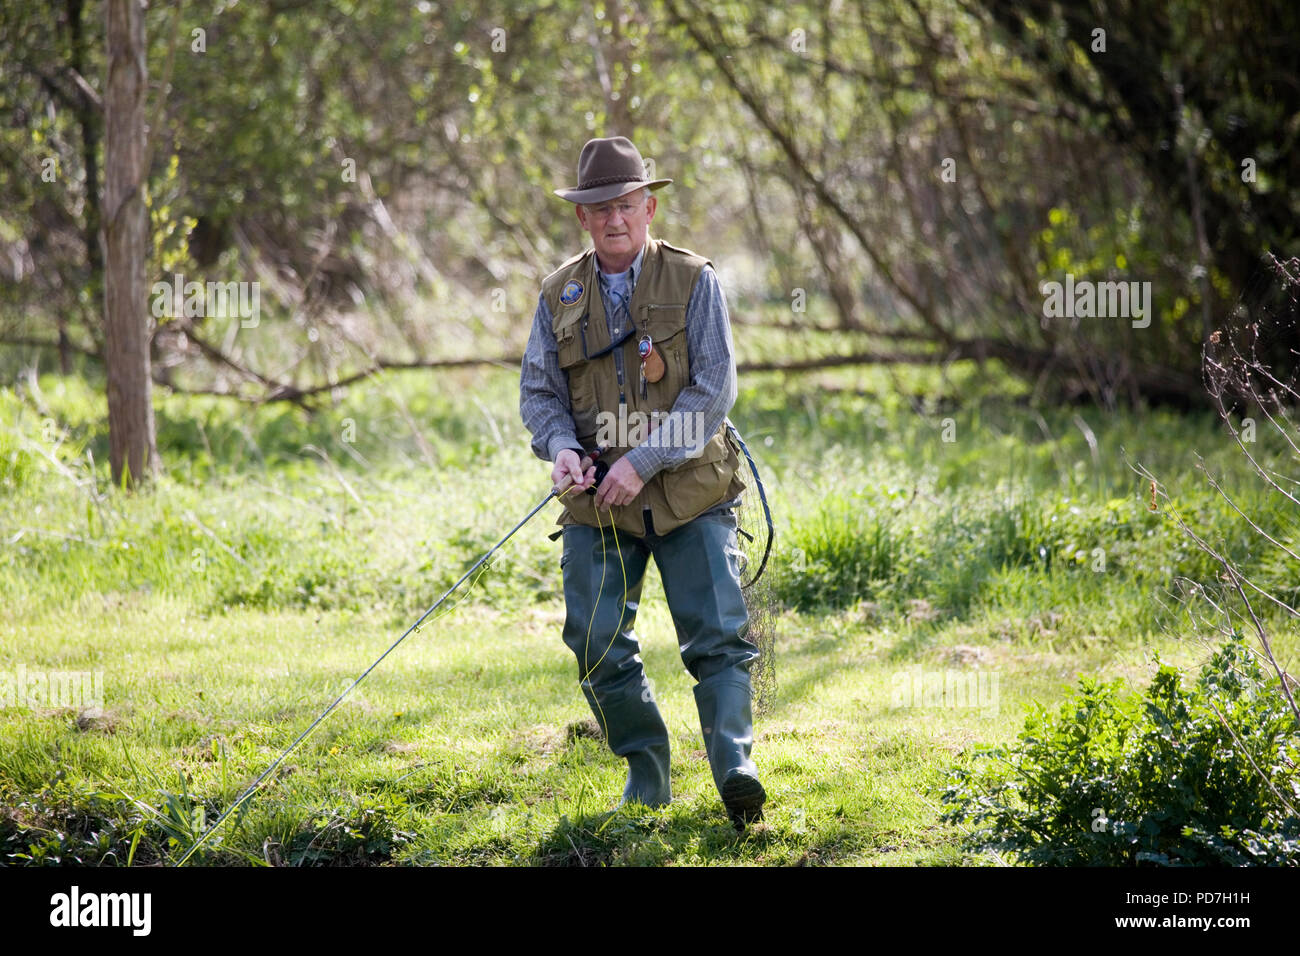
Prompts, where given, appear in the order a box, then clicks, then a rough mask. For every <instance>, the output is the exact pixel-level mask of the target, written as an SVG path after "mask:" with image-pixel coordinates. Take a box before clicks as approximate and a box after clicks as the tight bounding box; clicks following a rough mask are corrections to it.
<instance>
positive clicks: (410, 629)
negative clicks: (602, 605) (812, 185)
mask: <svg viewBox="0 0 1300 956" xmlns="http://www.w3.org/2000/svg"><path fill="white" fill-rule="evenodd" d="M572 490H573V486H572V485H570V486H569V488H567V489H565V490H564V491H563V492H561V491H559V490H558V489H556V488H552V489H551V490H550V491H549V492H547V494H546V497H545V498H543V499H542V500H541V501H539V502H538V503H537V505H536V506H535V507H534V508H533V510H532V511H530V512H528V514H526V515H525V516H524V517H523V518H522V519H521V520H520V521H519V523H518V524H516V525H515V526H514V527H513V528H511V529H510V531H509V532H508V533H507V534H506V536H505V537H504V538H502V539H501V540H500V541H498V542H497V543H496V544H494V545H493V546H492V547H491V548H490V549H489V550H488V552H487V553H486V554H484V555H483V556H482V557H481V558H479V559H478V560H477V561H476V562H474V566H473V567H471V568H470V569H469V570H468V571H466V572H465V573H464V574H463V575H461V577H460V580H458V581H457V582H456V583H455V584H453V585H452V586H451V587H449V588H448V589H447V590H446V591H445V592H444V593H443V595H442V597H440V598H438V600H436V601H435V602H434V603H433V604H432V605H430V606H429V608H428V609H427V610H426V611H425V612H424V613H423V614H421V615H420V617H419V618H418V619H417V620H416V622H415V623H414V624H412V625H411V626H410V627H408V628H407V629H406V631H405V632H404V633H403V634H402V636H401V637H399V638H398V639H397V640H395V641H394V642H393V643H392V644H391V645H390V646H389V648H388V650H386V651H384V653H382V654H380V655H379V657H377V658H376V659H375V662H374V663H373V664H371V665H370V666H369V667H367V668H366V669H365V670H364V671H362V672H361V675H360V676H359V677H357V679H356V680H354V681H353V682H352V683H351V684H349V685H348V686H347V688H345V689H344V691H343V693H341V694H339V695H338V697H336V698H335V699H334V702H333V703H331V704H330V705H329V706H328V707H326V708H325V709H324V710H323V711H321V714H320V716H319V717H317V718H316V719H315V720H313V721H312V722H311V725H310V726H309V727H308V728H307V729H306V730H304V731H303V732H302V733H301V734H299V735H298V737H297V739H296V740H294V742H293V743H291V744H290V745H289V746H288V748H286V749H285V751H284V752H283V753H282V754H280V756H278V757H276V758H275V760H274V761H273V762H272V763H271V765H270V766H269V767H267V768H266V769H265V770H264V771H262V774H261V775H260V776H259V777H258V778H257V779H256V780H254V781H253V782H252V783H251V784H250V785H249V786H248V788H247V789H246V790H245V791H244V792H243V793H242V794H241V795H240V797H239V799H238V800H236V801H235V802H234V803H232V804H231V805H230V806H229V807H227V808H226V811H225V812H224V813H222V814H221V816H219V817H217V820H216V822H215V823H213V824H212V826H210V827H208V829H207V830H205V831H204V832H203V833H202V834H201V835H200V836H199V838H198V839H197V840H195V841H194V844H193V845H192V846H191V847H190V848H189V849H188V850H186V851H185V855H184V856H182V857H181V858H180V859H179V860H178V861H177V862H176V866H178V867H179V866H184V865H185V863H186V862H187V861H188V860H189V858H190V857H191V856H193V855H194V852H195V851H196V850H197V849H198V848H199V847H201V846H202V845H203V844H204V843H206V842H207V841H208V838H209V837H211V836H212V834H213V833H215V832H216V831H217V829H218V828H219V827H220V826H221V824H223V823H224V822H225V821H226V818H227V817H229V816H230V814H232V813H233V812H234V811H235V810H237V809H239V808H240V807H241V806H243V805H244V803H245V802H246V801H247V800H248V798H249V797H251V796H252V795H253V794H254V793H255V792H257V789H258V788H259V787H261V785H262V783H263V782H264V781H265V780H266V779H267V777H269V776H270V775H271V773H272V772H273V771H274V770H275V768H276V767H278V766H280V764H281V763H283V762H284V759H285V758H286V757H288V756H289V754H291V753H293V751H294V750H295V749H297V747H298V745H299V744H301V743H302V742H303V741H304V740H306V739H307V737H308V736H309V735H310V734H311V732H312V731H313V730H315V729H316V728H317V727H318V726H319V725H320V723H321V721H323V720H324V719H325V718H326V717H328V716H329V715H330V714H331V713H333V712H334V708H336V707H338V705H339V704H340V703H342V702H343V698H345V697H347V696H348V694H350V693H352V690H353V688H355V687H356V686H357V685H358V684H360V683H361V682H362V681H363V680H365V679H366V677H367V676H368V675H369V674H370V672H371V671H373V670H374V669H375V668H376V667H378V666H379V664H380V662H381V661H383V659H384V658H385V657H387V656H388V655H389V654H391V653H392V652H393V651H394V650H396V649H397V645H399V644H401V643H402V641H404V640H406V639H407V638H408V637H409V636H410V635H411V634H412V633H413V632H414V631H416V630H418V629H419V627H420V625H421V624H423V623H424V621H425V619H426V618H427V617H428V616H429V615H430V614H432V613H433V612H434V611H436V610H437V609H438V607H439V606H440V605H441V604H442V602H443V601H445V600H447V598H448V597H449V596H450V595H451V594H452V592H453V591H455V590H456V589H457V588H458V587H460V586H461V585H462V584H464V583H465V581H466V580H467V579H468V578H469V577H470V575H472V574H473V573H474V572H475V571H477V570H478V569H479V568H480V567H482V566H483V565H484V563H485V562H487V560H488V559H489V558H490V557H492V555H494V554H495V553H496V552H497V550H498V549H499V548H500V547H501V546H502V545H503V544H505V543H506V542H507V541H509V540H510V538H511V537H512V536H513V535H514V533H515V532H516V531H518V530H519V529H520V528H522V527H523V526H524V525H525V524H527V523H528V520H529V519H530V518H532V516H533V515H535V514H537V512H539V511H541V510H542V508H543V507H545V506H546V504H547V503H548V502H549V501H550V500H551V499H552V498H557V497H558V498H562V497H564V495H566V494H568V493H569V492H570V491H572ZM602 536H603V532H602ZM620 558H621V556H620ZM625 578H626V575H625ZM471 586H472V585H471ZM456 606H458V605H452V607H453V608H454V607H456ZM592 614H593V618H594V616H595V612H594V611H593V612H592ZM441 616H442V615H439V617H441ZM435 620H436V618H435ZM619 623H620V624H621V623H622V620H621V618H620V622H619ZM610 644H611V645H612V644H613V641H611V642H610Z"/></svg>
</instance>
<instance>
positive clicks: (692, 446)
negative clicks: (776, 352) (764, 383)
mask: <svg viewBox="0 0 1300 956" xmlns="http://www.w3.org/2000/svg"><path fill="white" fill-rule="evenodd" d="M686 348H687V351H688V353H689V356H690V376H691V383H690V385H689V386H688V387H686V388H683V389H682V390H681V391H680V392H679V393H678V394H677V401H675V402H673V407H672V410H671V411H670V412H669V414H668V415H667V416H665V417H664V419H663V420H662V421H661V422H660V425H659V428H658V429H657V431H660V432H662V434H660V435H659V437H658V439H657V441H656V442H655V443H653V444H652V443H651V442H649V441H644V442H642V443H641V444H640V445H638V446H637V447H636V448H633V449H632V450H631V451H630V452H628V453H627V458H628V461H629V462H630V464H631V465H632V467H633V468H635V469H636V473H637V475H638V476H639V477H640V478H641V480H642V481H649V480H650V479H651V478H653V477H654V476H655V475H656V474H658V473H659V472H660V471H662V470H663V469H665V468H674V467H676V466H678V465H680V464H683V463H684V462H685V461H686V460H687V459H688V458H694V457H698V456H699V454H700V452H701V451H702V450H703V448H704V445H705V444H706V443H707V442H708V440H709V439H710V438H712V437H713V433H714V432H716V431H717V430H718V427H719V426H720V425H721V424H722V422H723V420H724V419H725V418H726V417H727V413H728V412H730V411H731V407H732V405H734V404H735V403H736V359H735V351H734V349H733V347H732V341H731V320H730V317H729V316H728V314H727V299H726V296H725V295H723V293H722V284H721V283H720V282H718V277H717V275H716V274H715V273H714V271H713V268H712V266H705V267H704V269H703V270H702V271H701V273H700V277H699V279H698V280H697V281H696V283H695V288H694V289H693V290H692V292H691V298H690V301H689V302H688V303H687V305H686ZM688 416H689V421H688ZM690 423H693V424H695V425H696V426H697V427H695V428H689V429H686V428H684V425H686V424H690ZM685 438H691V439H692V441H690V442H687V441H685V440H684V439H685Z"/></svg>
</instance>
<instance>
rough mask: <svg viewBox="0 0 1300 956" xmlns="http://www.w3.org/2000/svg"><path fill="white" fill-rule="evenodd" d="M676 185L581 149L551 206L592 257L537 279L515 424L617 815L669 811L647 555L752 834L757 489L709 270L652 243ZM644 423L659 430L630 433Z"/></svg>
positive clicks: (705, 724) (698, 260) (720, 765)
mask: <svg viewBox="0 0 1300 956" xmlns="http://www.w3.org/2000/svg"><path fill="white" fill-rule="evenodd" d="M670 182H672V180H670V179H656V180H653V181H651V180H648V179H647V178H646V175H645V165H644V163H643V162H642V159H641V154H640V153H639V152H638V151H637V148H636V147H635V146H634V145H633V144H632V143H631V141H629V140H628V139H626V138H625V137H622V136H615V137H612V138H609V139H593V140H591V141H589V142H588V143H587V144H586V145H585V146H584V147H583V148H582V154H581V156H580V157H579V160H578V185H577V186H576V187H571V188H568V189H557V190H555V193H556V195H558V196H559V197H561V198H562V199H565V200H568V201H569V202H571V203H574V204H575V206H576V207H577V208H576V212H577V218H578V223H579V224H580V225H581V226H582V228H583V230H584V231H585V232H587V233H588V234H589V235H590V236H591V241H592V248H591V249H588V250H587V251H585V252H583V253H580V254H579V255H576V256H574V257H573V258H571V259H569V260H568V261H567V262H565V263H564V264H563V265H562V266H561V267H560V268H559V269H558V270H556V271H555V272H553V273H551V275H549V276H548V277H547V278H546V279H545V280H544V281H543V282H542V292H541V296H540V298H539V300H538V303H537V312H536V315H535V316H534V318H533V328H532V333H531V335H530V336H529V340H528V348H527V350H526V352H525V354H524V361H523V368H522V375H521V380H520V388H519V410H520V414H521V415H522V417H523V420H524V425H525V426H526V427H527V428H528V430H529V432H530V433H531V434H532V448H533V451H534V453H535V454H536V455H537V456H538V457H539V458H542V459H543V460H545V461H548V462H553V463H554V466H553V468H552V470H551V480H552V482H553V483H555V485H556V487H558V488H560V489H562V490H564V491H565V494H564V496H563V497H562V498H561V501H562V502H563V504H564V511H563V513H562V514H561V515H560V518H559V521H558V523H559V524H560V525H562V531H561V532H557V534H559V533H562V534H563V536H564V551H563V557H562V558H561V560H560V565H561V567H562V569H563V578H564V600H565V606H566V616H565V624H564V642H565V643H566V644H567V645H568V647H569V648H570V650H572V651H573V653H574V654H575V655H576V657H577V660H578V677H579V682H580V685H581V687H582V690H583V693H584V694H585V696H586V698H587V702H588V704H590V706H591V710H592V713H593V714H594V715H595V717H596V720H597V721H598V722H599V724H600V727H601V729H602V730H603V731H604V733H605V739H606V740H607V741H608V743H609V746H610V749H611V750H612V751H613V752H614V753H615V754H618V755H619V756H621V757H624V758H626V760H627V764H628V775H627V785H626V786H625V787H624V790H623V801H624V802H628V801H634V800H635V801H639V802H641V803H643V804H645V805H647V806H652V807H658V806H663V805H665V804H667V803H668V802H669V801H670V800H671V799H672V790H671V787H670V784H669V748H668V729H667V727H666V726H665V725H664V721H663V717H662V716H660V713H659V708H658V706H657V705H656V703H655V699H654V695H653V692H652V691H651V685H650V682H649V681H648V680H647V679H646V675H645V671H644V669H643V668H642V663H641V655H640V644H639V643H638V641H637V637H636V634H635V632H634V631H633V624H634V621H635V618H636V612H637V606H638V602H639V600H640V596H641V585H642V581H643V579H644V577H645V571H646V567H647V563H648V559H649V558H650V557H653V558H654V560H655V564H656V566H657V567H658V568H659V576H660V578H661V579H662V581H663V587H664V594H665V596H666V597H667V599H668V607H669V610H670V611H671V613H672V618H673V624H674V626H675V627H676V631H677V640H678V645H679V648H680V650H681V656H682V662H683V663H684V664H685V665H686V669H687V670H688V671H689V672H690V674H691V676H692V677H693V678H694V679H695V680H696V682H697V683H696V685H695V701H696V705H697V708H698V710H699V716H700V724H701V727H702V729H703V733H704V746H705V751H706V753H707V754H708V758H709V765H710V767H711V769H712V771H713V779H714V782H715V783H716V784H717V787H718V791H719V793H720V794H721V796H722V801H723V804H724V805H725V806H726V808H727V812H728V814H729V816H730V817H731V820H732V822H733V823H734V824H735V825H736V826H737V827H738V828H743V827H744V825H745V824H746V823H748V822H750V821H753V820H758V819H762V807H763V802H764V800H765V799H766V794H765V793H764V790H763V786H762V784H761V783H760V782H759V779H758V774H757V771H756V769H755V767H754V762H753V761H752V760H751V759H750V749H751V745H752V743H753V721H752V717H751V710H750V699H751V690H750V680H749V669H750V666H751V664H752V662H753V661H754V659H755V658H756V657H757V650H756V649H755V648H754V646H753V645H752V644H750V643H748V642H747V641H746V640H745V636H746V632H747V630H748V626H749V621H748V615H747V614H746V611H745V603H744V600H743V597H742V595H741V590H740V580H739V567H738V557H739V551H738V550H737V547H736V518H735V512H734V508H735V505H736V504H737V502H738V500H739V496H740V494H741V493H742V492H743V491H744V488H745V486H744V483H743V482H742V481H741V480H740V477H739V475H738V470H739V465H740V461H739V457H738V454H737V449H736V447H735V446H734V444H733V442H732V441H731V439H730V437H729V436H728V434H727V429H726V416H727V413H728V411H730V409H731V406H732V404H733V403H734V402H735V400H736V366H735V359H734V357H733V355H732V344H731V329H730V325H729V321H728V318H727V306H726V300H725V298H724V297H723V294H722V290H721V288H720V286H719V284H718V279H717V276H716V275H715V274H714V272H713V269H712V266H711V265H710V263H709V261H708V260H707V259H704V258H702V257H700V256H698V255H696V254H694V253H693V252H690V251H688V250H685V249H679V248H677V247H675V246H671V245H669V244H668V243H666V242H663V241H662V240H658V239H654V238H652V237H651V236H650V235H649V226H650V222H651V221H652V220H653V219H654V215H655V209H656V206H657V199H656V198H655V196H654V195H652V192H653V191H654V190H657V189H659V188H661V187H663V186H665V185H667V184H668V183H670ZM646 422H649V423H651V426H652V428H653V430H651V431H649V433H648V434H647V433H646V431H645V428H644V427H641V428H638V427H636V425H637V424H644V423H646ZM628 423H632V424H633V427H632V428H630V429H629V428H628V427H627V424H628ZM597 449H599V452H600V453H599V456H598V458H599V463H600V472H601V473H602V474H603V477H601V478H600V479H599V480H597V478H598V469H597V467H596V464H595V463H593V453H595V452H596V451H597ZM606 466H608V472H607V473H606V472H604V468H605V467H606Z"/></svg>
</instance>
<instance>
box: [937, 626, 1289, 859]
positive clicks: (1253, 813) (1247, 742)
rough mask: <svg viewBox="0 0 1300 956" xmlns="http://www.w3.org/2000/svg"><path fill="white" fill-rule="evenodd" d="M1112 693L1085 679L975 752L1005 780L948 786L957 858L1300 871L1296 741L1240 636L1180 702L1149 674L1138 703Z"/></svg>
mask: <svg viewBox="0 0 1300 956" xmlns="http://www.w3.org/2000/svg"><path fill="white" fill-rule="evenodd" d="M1120 690H1121V688H1120V683H1119V682H1117V681H1116V682H1110V683H1099V682H1096V681H1092V680H1089V679H1087V678H1084V679H1082V680H1081V681H1080V690H1079V694H1078V695H1077V696H1076V697H1074V698H1072V699H1070V700H1067V701H1066V702H1065V703H1064V704H1062V705H1061V708H1060V710H1059V711H1058V712H1057V713H1056V714H1055V715H1054V716H1053V715H1050V714H1048V713H1047V712H1046V711H1045V710H1043V709H1040V710H1038V711H1037V712H1036V713H1034V714H1032V715H1031V716H1030V717H1029V718H1028V719H1027V720H1026V722H1025V727H1024V729H1023V730H1022V731H1021V733H1020V735H1019V738H1018V741H1017V743H1016V744H1014V745H1012V746H1011V747H1009V748H997V749H995V750H991V751H988V752H986V755H987V756H990V757H992V758H994V759H996V760H998V761H999V762H1000V763H1002V764H1003V765H1004V769H1003V770H1001V771H999V770H995V769H993V768H991V767H990V768H988V769H987V770H985V771H983V772H975V771H971V770H969V769H966V768H959V769H956V770H954V771H953V772H952V778H951V779H950V784H949V787H948V789H947V790H946V791H945V792H944V795H943V800H944V803H945V804H947V805H948V807H949V809H948V811H947V813H946V814H945V816H944V819H945V820H947V821H949V822H954V823H962V824H973V825H974V826H975V829H974V830H973V832H972V833H971V834H970V836H969V838H968V840H967V845H968V848H973V849H975V848H992V849H996V850H1000V851H1005V852H1009V853H1012V854H1014V855H1016V856H1018V857H1019V858H1020V859H1021V860H1023V861H1024V862H1027V863H1031V864H1036V865H1058V866H1079V865H1092V866H1120V865H1140V864H1157V865H1165V866H1182V865H1232V866H1240V865H1244V864H1268V865H1279V864H1287V865H1294V864H1295V863H1296V862H1297V860H1300V814H1298V813H1297V811H1296V807H1297V805H1300V772H1298V771H1297V765H1296V757H1297V754H1298V753H1300V735H1297V733H1296V731H1295V727H1294V722H1293V720H1292V717H1291V714H1290V712H1289V710H1287V708H1286V707H1285V704H1284V702H1283V700H1282V697H1281V695H1280V694H1278V693H1276V690H1275V689H1274V688H1272V687H1271V686H1270V681H1269V680H1268V679H1267V678H1266V676H1265V672H1264V670H1263V669H1262V667H1261V666H1260V663H1259V660H1258V658H1257V656H1256V654H1255V653H1254V652H1253V651H1252V650H1251V649H1250V648H1249V647H1248V646H1247V644H1246V642H1245V639H1244V638H1243V637H1242V636H1241V635H1240V634H1238V635H1235V636H1234V637H1233V639H1232V640H1230V641H1228V642H1226V643H1225V644H1224V645H1223V646H1222V647H1220V648H1219V650H1218V651H1217V652H1216V653H1215V654H1214V655H1213V657H1211V659H1210V660H1209V661H1208V662H1207V663H1206V664H1205V666H1204V668H1203V669H1202V671H1201V673H1200V676H1199V678H1198V680H1197V681H1196V683H1195V685H1194V686H1193V687H1191V688H1190V689H1184V688H1183V686H1182V681H1181V679H1180V677H1179V674H1178V671H1177V670H1176V669H1175V668H1172V667H1168V666H1161V667H1160V670H1159V672H1158V673H1157V674H1156V676H1155V678H1154V680H1153V681H1152V683H1151V686H1150V688H1149V689H1148V691H1147V693H1146V695H1145V697H1144V698H1143V699H1141V700H1136V699H1133V698H1131V697H1126V696H1122V695H1121V693H1120Z"/></svg>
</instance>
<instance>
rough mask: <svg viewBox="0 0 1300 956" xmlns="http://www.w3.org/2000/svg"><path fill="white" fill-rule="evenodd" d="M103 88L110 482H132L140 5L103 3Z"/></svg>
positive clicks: (140, 384)
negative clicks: (104, 58)
mask: <svg viewBox="0 0 1300 956" xmlns="http://www.w3.org/2000/svg"><path fill="white" fill-rule="evenodd" d="M105 11H106V13H105V16H106V19H107V27H108V29H107V31H106V38H107V45H108V51H107V52H108V57H107V79H106V81H105V83H104V206H103V213H104V250H105V252H104V260H105V269H104V361H105V366H106V370H107V373H108V445H109V453H108V457H109V464H110V466H111V468H112V474H113V483H114V484H117V485H127V486H130V485H134V484H135V483H136V482H139V481H141V480H142V479H144V478H146V477H147V476H148V475H150V474H152V473H153V472H155V471H156V470H157V460H158V451H157V446H156V442H155V438H154V418H153V403H152V380H151V378H150V373H149V337H150V331H151V330H150V316H149V312H148V309H147V299H146V296H145V284H144V279H145V276H144V263H145V239H146V219H145V208H144V197H143V195H142V193H141V189H142V186H143V183H144V175H145V169H144V161H145V160H144V157H145V134H144V100H145V88H146V81H147V70H146V67H145V45H144V7H143V2H142V0H107V2H106V3H105Z"/></svg>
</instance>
